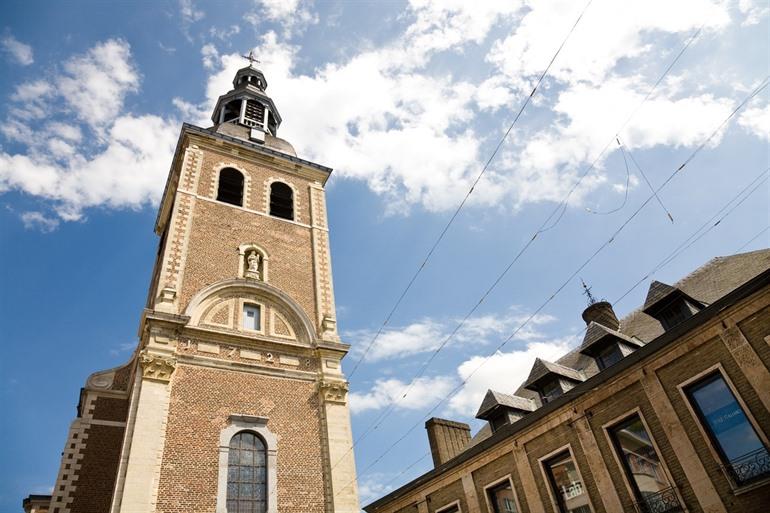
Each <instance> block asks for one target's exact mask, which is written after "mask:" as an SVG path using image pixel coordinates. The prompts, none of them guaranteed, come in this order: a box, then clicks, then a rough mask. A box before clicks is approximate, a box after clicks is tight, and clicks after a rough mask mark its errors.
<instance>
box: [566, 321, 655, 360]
mask: <svg viewBox="0 0 770 513" xmlns="http://www.w3.org/2000/svg"><path fill="white" fill-rule="evenodd" d="M608 336H610V337H615V338H619V339H620V340H622V341H624V342H627V343H628V344H630V345H632V346H636V347H641V346H643V345H644V344H643V343H642V342H641V341H640V340H635V339H633V338H631V337H629V336H627V335H624V334H623V333H621V332H619V331H615V330H612V329H610V328H608V327H606V326H602V325H601V324H599V323H598V322H593V321H591V324H589V325H588V329H587V330H586V334H585V337H583V343H582V344H580V347H579V348H578V351H580V352H581V353H585V352H586V350H587V349H589V348H590V347H591V346H593V345H594V344H596V343H597V342H599V341H600V340H602V339H604V338H606V337H608Z"/></svg>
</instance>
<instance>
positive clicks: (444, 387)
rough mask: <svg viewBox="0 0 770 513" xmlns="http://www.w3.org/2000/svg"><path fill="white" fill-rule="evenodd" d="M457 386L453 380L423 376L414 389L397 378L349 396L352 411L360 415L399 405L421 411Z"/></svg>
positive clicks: (382, 381)
mask: <svg viewBox="0 0 770 513" xmlns="http://www.w3.org/2000/svg"><path fill="white" fill-rule="evenodd" d="M454 383H455V380H454V378H451V377H447V376H437V377H423V378H420V379H418V380H416V381H415V382H414V383H413V384H412V385H411V386H410V385H409V383H404V382H403V381H401V380H399V379H395V378H392V379H379V380H377V381H376V382H375V384H374V386H372V388H371V389H370V390H369V391H368V392H366V393H358V392H351V393H350V395H349V398H350V411H351V412H352V413H353V414H358V413H361V412H364V411H367V410H379V409H381V408H385V407H387V406H388V405H390V404H392V403H397V407H398V408H403V409H407V410H419V409H422V408H426V407H427V406H431V405H433V404H435V403H436V402H438V400H439V399H440V398H441V397H443V396H444V395H446V394H447V393H448V392H449V391H450V390H451V389H452V387H453V386H454ZM407 392H408V393H407ZM404 393H407V395H406V397H403V396H404Z"/></svg>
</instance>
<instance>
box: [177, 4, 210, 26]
mask: <svg viewBox="0 0 770 513" xmlns="http://www.w3.org/2000/svg"><path fill="white" fill-rule="evenodd" d="M179 14H180V16H181V17H182V22H183V23H184V24H185V25H190V24H192V23H195V22H196V21H200V20H202V19H203V18H204V17H205V16H206V13H204V12H203V11H201V10H200V9H198V8H197V7H195V2H193V0H179Z"/></svg>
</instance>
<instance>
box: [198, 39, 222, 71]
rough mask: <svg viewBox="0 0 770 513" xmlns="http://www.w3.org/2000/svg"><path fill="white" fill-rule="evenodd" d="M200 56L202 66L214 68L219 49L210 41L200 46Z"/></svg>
mask: <svg viewBox="0 0 770 513" xmlns="http://www.w3.org/2000/svg"><path fill="white" fill-rule="evenodd" d="M201 56H202V57H203V67H204V68H206V69H209V70H210V69H214V68H216V65H217V61H218V60H219V51H217V47H216V46H214V45H212V44H211V43H208V44H205V45H203V47H202V48H201Z"/></svg>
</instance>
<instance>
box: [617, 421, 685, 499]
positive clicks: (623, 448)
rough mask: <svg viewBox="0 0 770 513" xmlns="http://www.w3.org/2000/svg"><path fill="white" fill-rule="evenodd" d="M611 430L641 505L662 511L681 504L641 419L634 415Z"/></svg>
mask: <svg viewBox="0 0 770 513" xmlns="http://www.w3.org/2000/svg"><path fill="white" fill-rule="evenodd" d="M610 434H611V435H612V441H613V443H614V444H615V450H616V451H618V453H619V454H620V455H621V458H622V462H623V467H624V470H625V472H626V474H627V475H628V476H629V480H630V481H631V483H632V485H633V488H634V493H635V494H636V498H637V500H638V501H640V504H641V506H642V509H644V510H649V511H660V512H663V511H670V510H672V509H675V508H678V507H679V500H678V498H677V497H676V494H675V493H673V490H672V488H671V483H670V482H669V481H668V478H667V477H666V474H665V472H663V467H662V465H661V462H660V456H659V455H658V453H657V451H656V450H655V446H653V445H652V440H651V439H650V435H649V434H648V433H647V430H646V429H645V427H644V424H643V423H642V419H641V418H640V417H639V416H638V415H634V416H633V417H631V418H630V419H628V420H626V421H625V422H623V423H621V424H620V425H618V426H615V427H613V428H612V429H611V430H610Z"/></svg>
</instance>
